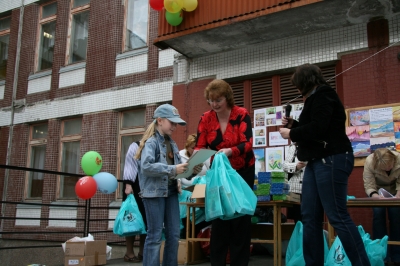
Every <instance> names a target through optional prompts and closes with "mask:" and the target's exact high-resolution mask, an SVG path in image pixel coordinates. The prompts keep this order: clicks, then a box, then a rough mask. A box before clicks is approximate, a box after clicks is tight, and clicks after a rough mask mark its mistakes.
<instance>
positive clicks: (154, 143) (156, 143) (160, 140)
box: [136, 104, 187, 266]
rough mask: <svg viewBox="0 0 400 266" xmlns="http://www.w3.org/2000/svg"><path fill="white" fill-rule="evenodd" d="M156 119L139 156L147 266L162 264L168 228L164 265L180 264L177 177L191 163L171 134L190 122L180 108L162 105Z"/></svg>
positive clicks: (139, 151) (145, 262)
mask: <svg viewBox="0 0 400 266" xmlns="http://www.w3.org/2000/svg"><path fill="white" fill-rule="evenodd" d="M153 118H155V120H154V122H153V123H151V124H150V125H149V127H148V128H147V130H146V132H145V133H144V135H143V138H142V140H141V141H140V146H139V149H138V151H137V153H136V159H138V160H139V185H140V193H139V195H140V196H141V197H142V199H143V204H144V207H145V211H146V217H147V237H146V241H145V244H144V254H143V265H146V266H156V265H157V266H159V265H160V246H161V238H162V231H163V228H164V229H165V247H164V253H163V254H164V256H163V260H162V265H163V266H167V265H168V266H176V265H178V258H177V257H178V246H179V235H180V221H179V219H180V218H179V202H178V193H179V192H180V182H178V181H177V180H176V179H174V177H175V176H176V175H178V174H181V173H183V172H184V171H186V168H187V163H184V164H182V163H181V157H180V155H179V149H178V146H177V145H176V143H175V142H174V141H173V140H172V139H171V138H170V135H171V134H172V132H173V131H174V130H175V129H176V126H177V125H178V124H179V125H182V126H184V125H186V122H185V121H184V120H182V119H181V118H180V116H179V113H178V110H177V109H176V108H175V107H173V106H172V105H169V104H163V105H161V106H159V107H158V108H157V109H156V110H155V112H154V116H153Z"/></svg>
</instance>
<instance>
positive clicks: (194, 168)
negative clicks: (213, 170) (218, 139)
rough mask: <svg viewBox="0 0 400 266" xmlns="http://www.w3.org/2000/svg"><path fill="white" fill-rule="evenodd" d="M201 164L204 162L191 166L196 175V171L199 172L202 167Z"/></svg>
mask: <svg viewBox="0 0 400 266" xmlns="http://www.w3.org/2000/svg"><path fill="white" fill-rule="evenodd" d="M203 165H204V164H202V163H201V164H198V165H196V166H195V167H193V174H195V175H197V174H198V173H200V172H201V170H202V169H203Z"/></svg>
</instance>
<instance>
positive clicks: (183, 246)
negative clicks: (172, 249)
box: [160, 239, 205, 265]
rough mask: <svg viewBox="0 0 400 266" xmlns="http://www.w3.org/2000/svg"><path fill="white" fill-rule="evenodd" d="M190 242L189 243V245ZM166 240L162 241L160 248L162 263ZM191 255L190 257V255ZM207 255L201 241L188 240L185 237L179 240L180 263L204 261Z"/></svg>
mask: <svg viewBox="0 0 400 266" xmlns="http://www.w3.org/2000/svg"><path fill="white" fill-rule="evenodd" d="M188 244H189V245H188ZM164 245H165V243H164V241H163V242H161V248H160V263H162V261H163V254H164ZM188 256H189V257H188ZM204 259H205V256H204V254H203V252H202V250H201V248H200V242H189V243H188V242H186V240H185V239H180V240H179V248H178V264H179V265H180V264H184V265H186V264H189V263H192V262H195V261H202V260H204Z"/></svg>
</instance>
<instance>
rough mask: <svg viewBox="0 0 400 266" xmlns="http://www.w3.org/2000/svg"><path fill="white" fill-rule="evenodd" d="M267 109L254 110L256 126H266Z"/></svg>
mask: <svg viewBox="0 0 400 266" xmlns="http://www.w3.org/2000/svg"><path fill="white" fill-rule="evenodd" d="M265 114H266V113H265V109H258V110H254V126H255V127H264V126H265Z"/></svg>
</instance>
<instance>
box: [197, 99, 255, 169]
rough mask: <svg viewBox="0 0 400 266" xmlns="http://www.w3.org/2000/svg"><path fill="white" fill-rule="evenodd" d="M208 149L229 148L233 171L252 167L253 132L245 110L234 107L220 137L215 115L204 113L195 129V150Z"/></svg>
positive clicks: (213, 112)
mask: <svg viewBox="0 0 400 266" xmlns="http://www.w3.org/2000/svg"><path fill="white" fill-rule="evenodd" d="M206 148H210V149H212V150H216V151H218V150H220V149H223V148H231V149H232V155H231V156H230V157H228V158H229V161H230V163H231V165H232V167H233V168H234V169H235V170H241V169H243V168H247V167H249V166H252V165H254V162H255V158H254V153H253V131H252V127H251V118H250V115H249V113H248V112H247V110H246V109H245V108H242V107H238V106H234V107H233V108H232V110H231V114H230V117H229V123H228V125H227V126H226V130H225V133H224V135H222V132H221V128H220V125H219V121H218V117H217V113H216V112H215V111H213V110H210V111H208V112H205V113H204V114H203V115H202V116H201V118H200V122H199V125H198V127H197V143H196V147H195V150H199V149H206Z"/></svg>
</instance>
